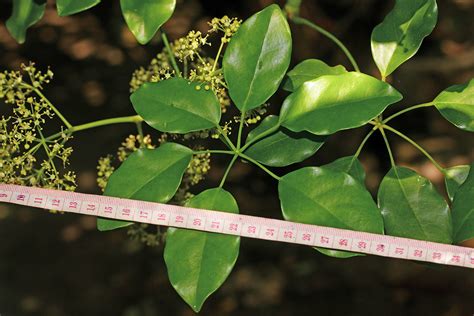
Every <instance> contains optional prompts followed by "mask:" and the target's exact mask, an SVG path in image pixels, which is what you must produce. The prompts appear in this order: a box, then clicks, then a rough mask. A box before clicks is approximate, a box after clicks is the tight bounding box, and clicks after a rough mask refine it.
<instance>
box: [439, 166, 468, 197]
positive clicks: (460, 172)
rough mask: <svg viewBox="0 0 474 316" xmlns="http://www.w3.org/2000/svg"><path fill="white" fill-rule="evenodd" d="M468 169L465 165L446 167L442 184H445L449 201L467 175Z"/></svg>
mask: <svg viewBox="0 0 474 316" xmlns="http://www.w3.org/2000/svg"><path fill="white" fill-rule="evenodd" d="M469 169H470V167H469V166H467V165H461V166H454V167H451V168H448V169H446V174H445V178H444V184H445V185H446V192H447V193H448V196H449V199H450V200H451V201H453V198H454V194H455V193H456V191H457V190H458V189H459V187H460V186H461V184H463V183H464V181H465V180H466V178H467V176H468V175H469Z"/></svg>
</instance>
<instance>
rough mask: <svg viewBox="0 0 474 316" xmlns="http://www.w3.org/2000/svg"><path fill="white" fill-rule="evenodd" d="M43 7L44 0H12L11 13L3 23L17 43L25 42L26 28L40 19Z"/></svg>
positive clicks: (44, 4) (44, 5)
mask: <svg viewBox="0 0 474 316" xmlns="http://www.w3.org/2000/svg"><path fill="white" fill-rule="evenodd" d="M45 7H46V0H13V11H12V15H11V16H10V17H9V18H8V20H7V21H6V23H5V24H6V26H7V29H8V31H9V32H10V34H11V36H13V38H14V39H15V40H16V41H17V42H18V43H20V44H22V43H24V42H25V36H26V30H27V29H28V28H29V27H30V26H32V25H33V24H35V23H36V22H38V21H39V20H41V18H42V17H43V14H44V9H45Z"/></svg>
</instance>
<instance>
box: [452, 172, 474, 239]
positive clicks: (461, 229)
mask: <svg viewBox="0 0 474 316" xmlns="http://www.w3.org/2000/svg"><path fill="white" fill-rule="evenodd" d="M453 226H454V242H455V243H460V242H463V241H465V240H468V239H471V238H474V164H471V167H470V171H469V175H468V177H467V179H466V181H464V183H463V184H462V185H461V186H460V187H459V189H458V190H457V191H456V194H455V195H454V200H453Z"/></svg>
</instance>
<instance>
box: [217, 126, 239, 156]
mask: <svg viewBox="0 0 474 316" xmlns="http://www.w3.org/2000/svg"><path fill="white" fill-rule="evenodd" d="M216 128H217V130H218V131H219V133H221V135H222V137H223V138H224V140H225V141H223V143H224V144H225V145H226V146H227V147H230V149H232V151H233V152H236V151H237V148H236V147H235V146H234V144H233V143H232V141H231V140H230V139H229V136H227V134H226V133H225V131H224V130H223V129H222V127H220V126H219V125H218V126H216Z"/></svg>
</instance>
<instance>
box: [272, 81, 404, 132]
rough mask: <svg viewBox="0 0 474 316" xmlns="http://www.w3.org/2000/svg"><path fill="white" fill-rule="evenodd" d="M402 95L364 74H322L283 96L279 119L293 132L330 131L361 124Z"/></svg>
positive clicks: (399, 98)
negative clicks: (284, 98) (285, 96)
mask: <svg viewBox="0 0 474 316" xmlns="http://www.w3.org/2000/svg"><path fill="white" fill-rule="evenodd" d="M401 99H402V96H401V94H400V93H399V92H398V91H397V90H395V89H394V88H393V87H392V86H390V85H389V84H387V83H385V82H383V81H380V80H377V79H375V78H373V77H371V76H368V75H365V74H361V73H357V72H348V73H345V74H341V75H337V76H322V77H319V78H317V79H315V80H311V81H306V82H305V83H304V84H303V85H302V86H300V88H298V90H296V91H295V92H293V93H292V94H290V95H289V96H288V97H287V98H286V100H285V102H283V106H282V109H281V114H280V123H281V124H282V125H283V126H284V127H286V128H288V129H290V130H292V131H295V132H301V131H304V130H306V131H308V132H310V133H313V134H316V135H329V134H332V133H335V132H337V131H339V130H343V129H349V128H354V127H359V126H362V125H364V124H366V123H367V122H369V121H370V120H372V119H373V118H375V117H376V116H377V115H379V114H380V113H382V112H383V110H385V108H386V107H387V106H389V105H390V104H392V103H395V102H397V101H399V100H401Z"/></svg>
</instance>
